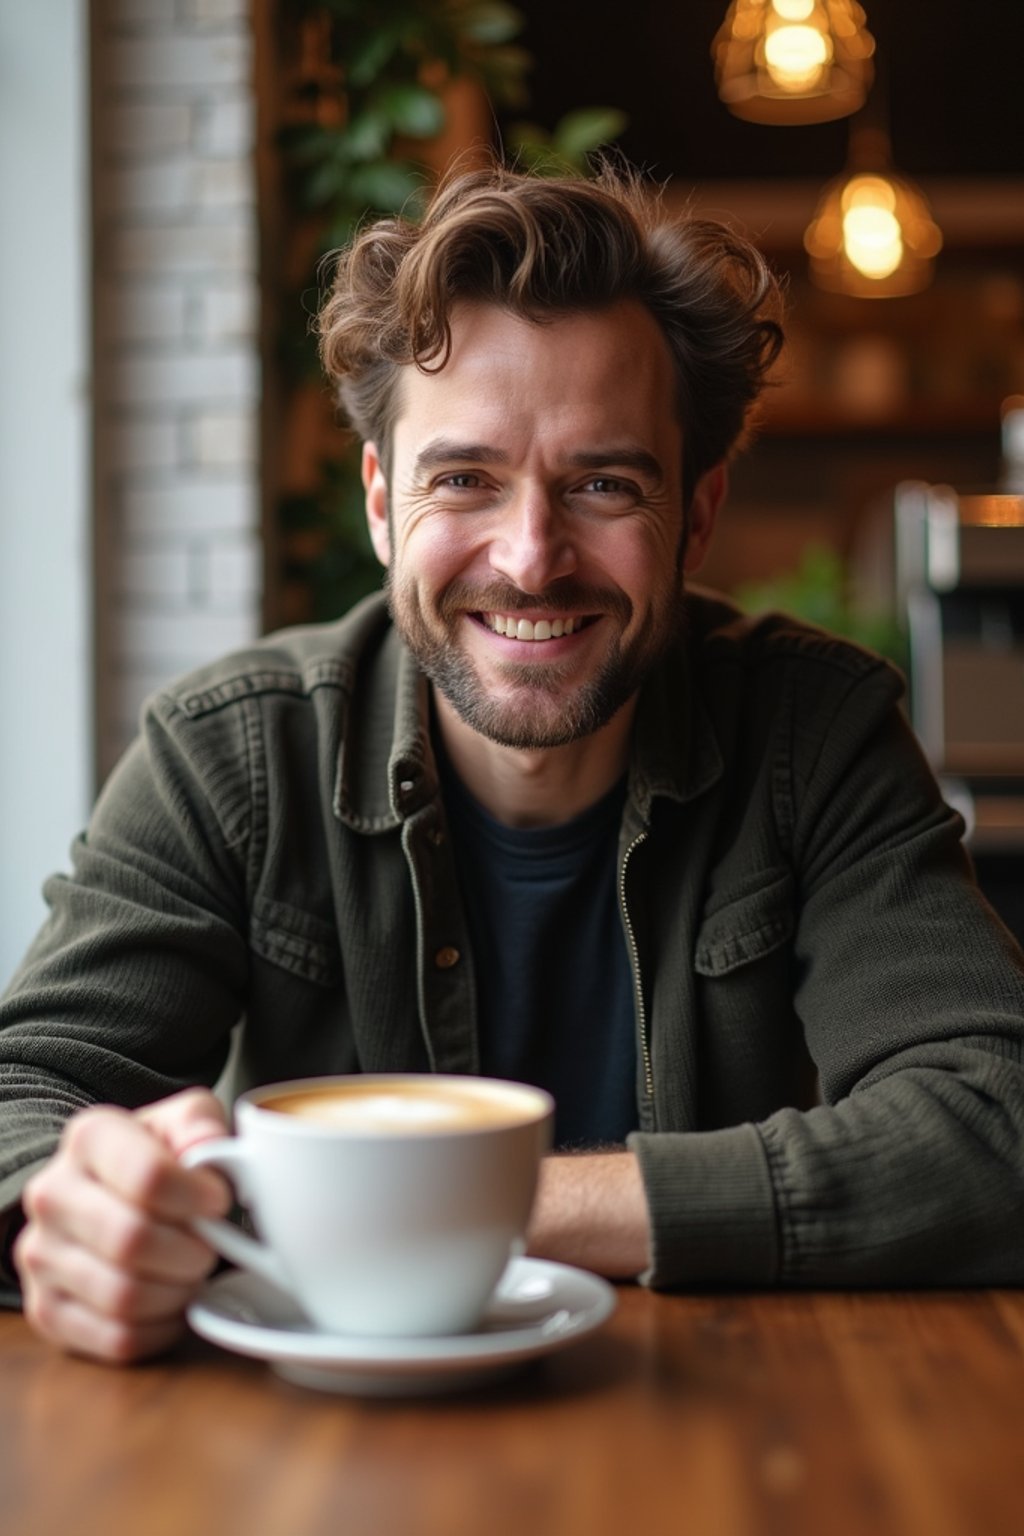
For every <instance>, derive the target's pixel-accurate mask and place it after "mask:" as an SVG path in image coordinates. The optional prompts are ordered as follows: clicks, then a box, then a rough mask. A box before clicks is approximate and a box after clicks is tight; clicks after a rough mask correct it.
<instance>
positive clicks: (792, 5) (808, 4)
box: [772, 0, 815, 21]
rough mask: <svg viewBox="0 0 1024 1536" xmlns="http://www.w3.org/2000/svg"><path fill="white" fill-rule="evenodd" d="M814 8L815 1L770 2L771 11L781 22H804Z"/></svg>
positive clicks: (787, 0) (779, 0) (785, 0)
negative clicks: (779, 17)
mask: <svg viewBox="0 0 1024 1536" xmlns="http://www.w3.org/2000/svg"><path fill="white" fill-rule="evenodd" d="M814 6H815V0H772V10H773V11H774V12H775V14H776V16H781V17H782V19H783V21H806V20H807V18H808V16H810V15H811V13H812V12H813V10H814Z"/></svg>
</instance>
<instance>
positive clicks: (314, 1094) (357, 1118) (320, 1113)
mask: <svg viewBox="0 0 1024 1536" xmlns="http://www.w3.org/2000/svg"><path fill="white" fill-rule="evenodd" d="M262 1107H263V1108H264V1109H269V1110H272V1111H273V1112H274V1113H275V1114H280V1115H286V1116H288V1117H290V1118H291V1119H294V1120H304V1121H307V1122H308V1123H310V1124H312V1125H320V1126H323V1127H324V1128H325V1129H329V1130H338V1131H352V1132H353V1133H355V1134H366V1135H384V1136H403V1135H406V1136H423V1135H430V1134H431V1133H436V1134H441V1133H443V1132H450V1131H460V1130H479V1129H481V1128H486V1127H488V1126H501V1125H515V1124H517V1123H519V1122H521V1121H524V1120H531V1119H533V1118H535V1116H536V1114H537V1112H538V1106H537V1104H536V1103H535V1102H534V1098H533V1095H532V1094H531V1093H530V1091H529V1090H528V1089H527V1090H522V1089H520V1090H516V1089H510V1090H503V1089H502V1087H501V1085H500V1084H496V1085H494V1087H493V1088H490V1087H489V1088H486V1089H483V1088H481V1087H479V1085H475V1084H474V1085H470V1084H468V1083H467V1085H466V1087H465V1088H463V1087H462V1086H461V1085H452V1084H448V1083H445V1084H442V1083H437V1082H434V1083H431V1082H430V1081H429V1080H426V1081H423V1082H410V1081H409V1080H408V1079H405V1080H403V1081H401V1082H399V1083H396V1084H395V1085H394V1086H389V1085H385V1084H382V1083H367V1084H365V1085H362V1084H358V1083H350V1084H346V1085H345V1086H344V1087H338V1086H332V1087H329V1088H328V1087H325V1088H322V1089H318V1088H308V1089H302V1090H297V1091H295V1092H292V1093H284V1094H278V1095H276V1096H274V1097H271V1098H267V1099H264V1100H263V1104H262Z"/></svg>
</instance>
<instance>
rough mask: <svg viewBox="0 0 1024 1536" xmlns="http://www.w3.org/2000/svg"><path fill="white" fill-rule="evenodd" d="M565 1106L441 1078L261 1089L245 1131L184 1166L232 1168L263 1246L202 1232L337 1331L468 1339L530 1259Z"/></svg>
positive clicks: (208, 1146)
mask: <svg viewBox="0 0 1024 1536" xmlns="http://www.w3.org/2000/svg"><path fill="white" fill-rule="evenodd" d="M553 1111H554V1104H553V1102H552V1100H551V1098H550V1096H549V1095H548V1094H546V1093H544V1092H543V1091H542V1090H541V1089H539V1088H530V1087H527V1086H525V1085H524V1084H521V1083H507V1082H499V1081H495V1080H494V1079H493V1078H473V1077H448V1076H442V1075H441V1074H433V1073H421V1074H419V1075H415V1076H414V1075H406V1076H402V1075H398V1074H391V1075H387V1074H384V1075H381V1076H379V1077H375V1076H370V1075H369V1074H367V1075H366V1076H363V1077H360V1076H351V1077H335V1078H304V1079H302V1080H301V1081H296V1082H291V1083H276V1084H273V1085H272V1086H267V1087H264V1088H258V1089H255V1090H253V1091H252V1092H251V1093H247V1094H243V1095H242V1097H241V1099H239V1101H238V1103H237V1104H236V1105H235V1121H236V1124H237V1127H238V1135H237V1136H229V1137H225V1138H223V1139H220V1140H217V1141H204V1142H198V1143H196V1144H195V1145H194V1146H192V1147H189V1148H188V1150H187V1151H186V1152H185V1153H184V1154H183V1156H182V1161H183V1162H184V1163H185V1164H186V1165H187V1166H188V1167H193V1168H195V1167H200V1166H202V1165H204V1164H205V1165H208V1166H210V1167H214V1168H219V1169H220V1170H221V1171H222V1172H223V1173H225V1174H226V1175H227V1177H228V1178H229V1179H231V1180H232V1181H233V1183H234V1185H235V1189H236V1192H237V1194H238V1196H239V1199H240V1201H241V1203H242V1204H243V1205H245V1206H247V1207H248V1209H249V1212H250V1215H251V1217H252V1222H253V1226H254V1227H255V1229H256V1231H257V1233H258V1234H259V1238H258V1239H257V1238H253V1237H250V1236H249V1235H248V1233H246V1232H243V1231H241V1230H240V1229H239V1228H238V1227H237V1226H235V1225H234V1224H232V1223H231V1222H224V1221H206V1220H201V1221H197V1222H196V1223H195V1225H196V1229H197V1230H198V1231H199V1232H200V1233H201V1234H202V1235H203V1236H204V1237H205V1238H206V1239H207V1241H208V1242H209V1243H210V1244H211V1246H212V1247H214V1248H216V1249H217V1250H218V1251H219V1252H220V1253H222V1254H223V1255H224V1257H225V1258H227V1259H232V1260H234V1262H235V1263H237V1264H241V1265H243V1266H244V1267H245V1268H247V1269H250V1270H252V1271H253V1273H254V1274H256V1275H258V1276H259V1277H260V1278H261V1279H263V1280H265V1281H269V1282H270V1283H271V1285H273V1286H276V1287H277V1288H278V1289H280V1290H284V1291H287V1292H288V1293H289V1294H290V1295H291V1296H293V1297H294V1298H295V1300H296V1301H298V1303H299V1305H300V1306H301V1307H302V1309H303V1310H304V1311H305V1312H306V1314H307V1316H308V1317H309V1318H310V1320H311V1321H312V1322H313V1323H314V1324H315V1325H316V1326H317V1327H319V1328H321V1329H324V1330H326V1331H327V1332H329V1333H344V1334H361V1335H364V1336H372V1335H376V1336H379V1337H381V1338H397V1337H410V1338H411V1337H419V1336H423V1335H426V1334H450V1333H451V1334H454V1333H461V1332H464V1331H465V1330H466V1329H469V1328H472V1327H474V1326H475V1324H476V1323H477V1321H478V1320H479V1318H480V1316H481V1313H482V1312H483V1310H484V1307H485V1306H486V1304H487V1298H488V1297H489V1296H490V1295H491V1293H492V1291H493V1290H494V1287H495V1286H496V1285H497V1283H498V1281H499V1279H500V1278H501V1274H502V1271H503V1270H504V1268H505V1265H506V1263H507V1262H508V1259H509V1256H510V1255H511V1254H513V1253H515V1252H519V1251H521V1249H522V1246H523V1241H524V1236H525V1233H526V1230H527V1225H528V1222H529V1217H530V1207H531V1204H532V1202H533V1194H534V1189H535V1187H536V1183H537V1172H538V1168H539V1166H540V1160H541V1158H542V1157H543V1155H544V1153H545V1152H546V1151H547V1149H548V1147H549V1146H550V1142H551V1121H552V1116H553Z"/></svg>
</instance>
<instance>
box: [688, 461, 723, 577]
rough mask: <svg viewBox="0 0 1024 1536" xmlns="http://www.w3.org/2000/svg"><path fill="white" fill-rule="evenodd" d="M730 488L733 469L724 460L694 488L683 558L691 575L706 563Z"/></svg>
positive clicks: (703, 475) (706, 473)
mask: <svg viewBox="0 0 1024 1536" xmlns="http://www.w3.org/2000/svg"><path fill="white" fill-rule="evenodd" d="M728 489H729V470H728V467H727V465H726V463H725V460H724V459H723V460H722V461H721V462H720V463H719V464H713V465H712V466H711V468H710V469H707V470H705V471H704V473H703V474H702V475H701V477H700V479H699V480H698V481H697V484H696V486H695V487H694V492H693V499H692V501H691V502H690V516H689V528H688V531H687V537H686V554H685V555H684V556H683V570H684V571H686V572H687V573H689V572H691V571H698V570H700V567H701V566H702V565H703V563H704V556H705V555H706V554H707V552H708V545H709V544H710V543H711V535H712V533H714V531H715V519H716V517H717V516H718V509H719V507H720V506H721V505H722V502H723V501H724V500H725V496H726V492H727V491H728Z"/></svg>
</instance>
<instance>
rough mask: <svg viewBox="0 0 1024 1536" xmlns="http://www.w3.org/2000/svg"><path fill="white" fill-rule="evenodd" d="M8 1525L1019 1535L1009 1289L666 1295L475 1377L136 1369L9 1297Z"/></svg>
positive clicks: (1021, 1365) (180, 1362) (302, 1531)
mask: <svg viewBox="0 0 1024 1536" xmlns="http://www.w3.org/2000/svg"><path fill="white" fill-rule="evenodd" d="M0 1354H2V1376H0V1381H2V1387H0V1489H2V1496H0V1500H2V1501H0V1511H2V1513H0V1529H2V1530H3V1531H5V1532H6V1531H10V1532H11V1533H12V1536H14V1533H18V1536H57V1533H61V1536H65V1533H66V1536H94V1533H95V1536H99V1533H103V1536H139V1533H141V1532H145V1536H213V1533H217V1536H231V1533H234V1532H239V1533H241V1532H246V1533H248V1536H328V1533H330V1536H337V1533H344V1536H606V1533H607V1536H611V1533H613V1532H614V1533H617V1536H621V1533H628V1532H633V1531H639V1532H643V1533H644V1536H662V1533H664V1536H668V1533H672V1536H677V1533H685V1536H775V1533H779V1536H782V1533H785V1536H865V1533H868V1532H870V1533H871V1536H1021V1533H1022V1532H1024V1294H1019V1293H1015V1292H1006V1291H1003V1292H970V1293H959V1292H958V1293H950V1292H938V1293H927V1294H922V1293H912V1294H904V1295H892V1294H878V1293H869V1294H845V1293H842V1294H839V1293H837V1294H822V1293H815V1294H793V1293H788V1294H763V1295H701V1296H656V1295H651V1294H649V1293H647V1292H644V1291H641V1290H638V1289H636V1288H633V1287H623V1288H622V1289H621V1291H620V1305H619V1310H618V1312H617V1314H616V1316H615V1317H614V1318H613V1319H612V1320H611V1321H610V1322H609V1323H608V1324H607V1325H606V1327H605V1328H604V1329H603V1330H602V1331H601V1332H600V1333H598V1334H596V1335H594V1336H592V1337H591V1338H589V1339H587V1340H585V1341H582V1342H581V1343H580V1344H578V1345H576V1346H575V1347H574V1348H573V1349H571V1350H568V1351H566V1352H565V1353H564V1354H561V1355H557V1356H553V1357H552V1358H551V1359H549V1360H547V1361H544V1362H542V1363H540V1364H538V1365H535V1366H533V1367H531V1368H529V1369H528V1370H527V1371H525V1372H523V1373H521V1374H520V1375H518V1376H516V1377H514V1378H512V1379H510V1380H506V1381H504V1382H503V1383H501V1384H497V1385H495V1386H493V1387H490V1388H488V1389H487V1390H477V1391H475V1392H473V1393H472V1394H470V1395H467V1396H455V1397H448V1398H437V1399H431V1400H419V1401H404V1402H395V1401H384V1400H373V1399H362V1400H358V1399H347V1398H342V1397H332V1396H323V1395H320V1394H317V1393H312V1392H306V1391H303V1390H302V1389H300V1388H297V1387H292V1386H289V1385H287V1384H286V1383H284V1382H282V1381H280V1380H279V1379H278V1378H276V1377H275V1376H273V1375H272V1374H271V1373H270V1372H269V1371H268V1370H267V1369H266V1367H264V1366H263V1365H261V1364H259V1363H255V1362H251V1361H247V1360H243V1359H239V1358H236V1357H234V1356H232V1355H229V1354H226V1353H221V1352H220V1351H218V1350H216V1349H214V1348H213V1347H212V1346H208V1345H206V1344H203V1343H201V1342H200V1341H199V1340H191V1341H190V1342H189V1343H187V1344H185V1345H184V1346H183V1347H182V1348H181V1350H180V1351H178V1353H177V1354H175V1355H174V1356H172V1357H170V1358H168V1359H166V1360H163V1361H161V1362H159V1363H157V1364H153V1365H148V1366H144V1367H136V1368H132V1369H128V1370H119V1369H115V1368H107V1367H103V1366H99V1365H93V1364H90V1363H88V1362H85V1361H81V1360H74V1359H68V1358H65V1357H63V1356H61V1355H59V1354H57V1353H55V1352H54V1351H52V1350H50V1349H49V1348H48V1347H47V1346H46V1345H44V1344H42V1343H40V1342H39V1341H37V1340H36V1339H35V1338H34V1337H33V1336H32V1335H31V1334H30V1332H29V1330H28V1328H27V1327H26V1326H25V1324H24V1322H23V1321H22V1320H21V1319H20V1318H18V1317H16V1316H13V1315H4V1316H0Z"/></svg>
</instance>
